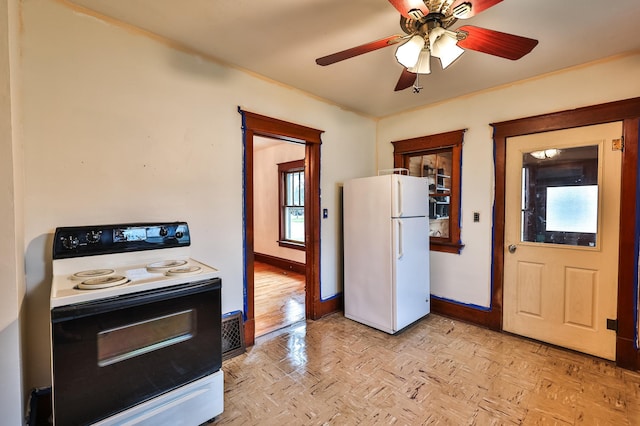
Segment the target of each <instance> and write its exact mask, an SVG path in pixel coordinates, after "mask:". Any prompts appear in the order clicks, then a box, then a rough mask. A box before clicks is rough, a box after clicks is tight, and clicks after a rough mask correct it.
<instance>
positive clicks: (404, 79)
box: [393, 68, 418, 92]
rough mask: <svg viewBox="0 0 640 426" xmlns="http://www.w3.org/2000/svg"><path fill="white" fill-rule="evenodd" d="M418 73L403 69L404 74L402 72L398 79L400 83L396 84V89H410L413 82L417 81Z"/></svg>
mask: <svg viewBox="0 0 640 426" xmlns="http://www.w3.org/2000/svg"><path fill="white" fill-rule="evenodd" d="M417 77H418V74H414V73H412V72H409V71H408V70H407V69H406V68H403V69H402V74H400V78H399V79H398V83H397V84H396V88H395V89H393V90H394V91H396V92H398V91H400V90H404V89H408V88H409V87H411V86H413V83H415V82H416V78H417Z"/></svg>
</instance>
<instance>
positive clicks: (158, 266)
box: [147, 260, 187, 273]
mask: <svg viewBox="0 0 640 426" xmlns="http://www.w3.org/2000/svg"><path fill="white" fill-rule="evenodd" d="M186 264H187V261H186V260H163V261H160V262H155V263H150V264H149V265H147V271H149V272H162V273H164V272H166V271H167V270H169V269H172V268H178V267H180V266H184V265H186Z"/></svg>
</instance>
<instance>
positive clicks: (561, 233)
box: [521, 145, 598, 247]
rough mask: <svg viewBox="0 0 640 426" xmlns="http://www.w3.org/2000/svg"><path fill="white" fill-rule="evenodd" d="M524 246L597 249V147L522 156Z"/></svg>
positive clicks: (546, 151) (549, 151) (538, 152)
mask: <svg viewBox="0 0 640 426" xmlns="http://www.w3.org/2000/svg"><path fill="white" fill-rule="evenodd" d="M521 217H522V221H521V229H522V241H529V242H539V243H551V244H568V245H579V246H591V247H594V246H595V245H596V237H597V229H598V147H597V146H596V145H594V146H584V147H576V148H566V149H547V150H544V151H535V152H529V153H525V154H523V158H522V216H521Z"/></svg>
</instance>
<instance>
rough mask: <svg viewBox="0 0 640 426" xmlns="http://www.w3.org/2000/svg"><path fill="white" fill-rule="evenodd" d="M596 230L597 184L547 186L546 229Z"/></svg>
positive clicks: (566, 230)
mask: <svg viewBox="0 0 640 426" xmlns="http://www.w3.org/2000/svg"><path fill="white" fill-rule="evenodd" d="M597 230H598V185H584V186H555V187H550V188H547V231H561V232H588V233H592V234H595V233H596V231H597Z"/></svg>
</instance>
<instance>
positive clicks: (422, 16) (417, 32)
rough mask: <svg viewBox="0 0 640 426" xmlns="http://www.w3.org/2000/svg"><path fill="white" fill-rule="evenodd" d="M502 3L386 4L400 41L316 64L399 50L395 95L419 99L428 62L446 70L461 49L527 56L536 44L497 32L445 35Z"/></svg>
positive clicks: (394, 0) (419, 0)
mask: <svg viewBox="0 0 640 426" xmlns="http://www.w3.org/2000/svg"><path fill="white" fill-rule="evenodd" d="M500 2H502V0H389V3H391V5H392V6H393V7H395V8H396V10H398V12H400V15H401V16H400V28H402V30H403V31H404V32H405V34H404V35H398V34H396V35H392V36H389V37H386V38H383V39H381V40H376V41H373V42H370V43H366V44H363V45H360V46H356V47H352V48H351V49H346V50H342V51H340V52H336V53H333V54H331V55H327V56H323V57H322V58H318V59H316V63H317V64H318V65H322V66H326V65H331V64H334V63H336V62H340V61H343V60H345V59H349V58H353V57H354V56H358V55H362V54H364V53H368V52H372V51H374V50H378V49H382V48H383V47H388V46H392V45H396V44H399V47H398V49H397V50H396V59H397V60H398V62H399V63H400V64H401V65H402V66H403V67H404V69H403V70H402V74H401V75H400V79H399V80H398V83H397V84H396V87H395V91H399V90H404V89H407V88H409V87H412V86H413V91H414V92H415V93H419V92H420V90H421V89H422V87H420V86H419V85H418V76H419V75H420V74H429V73H430V72H431V65H430V62H431V57H432V56H433V57H437V58H439V59H440V63H441V65H442V68H446V67H448V66H449V65H450V64H451V63H453V62H454V61H455V60H456V59H457V58H458V57H459V56H460V55H461V54H462V53H463V52H464V49H469V50H475V51H478V52H483V53H488V54H489V55H494V56H500V57H502V58H507V59H511V60H516V59H520V58H522V57H523V56H524V55H526V54H527V53H529V52H531V50H533V48H534V47H535V46H536V45H537V44H538V40H534V39H531V38H527V37H521V36H517V35H513V34H507V33H503V32H499V31H494V30H489V29H486V28H479V27H475V26H472V25H464V26H462V27H460V28H457V29H455V30H449V29H448V28H449V27H451V26H452V25H453V24H454V23H455V22H456V21H457V20H458V19H468V18H471V17H473V16H475V15H477V14H479V13H480V12H482V11H484V10H486V9H488V8H490V7H492V6H494V5H496V4H498V3H500Z"/></svg>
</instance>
